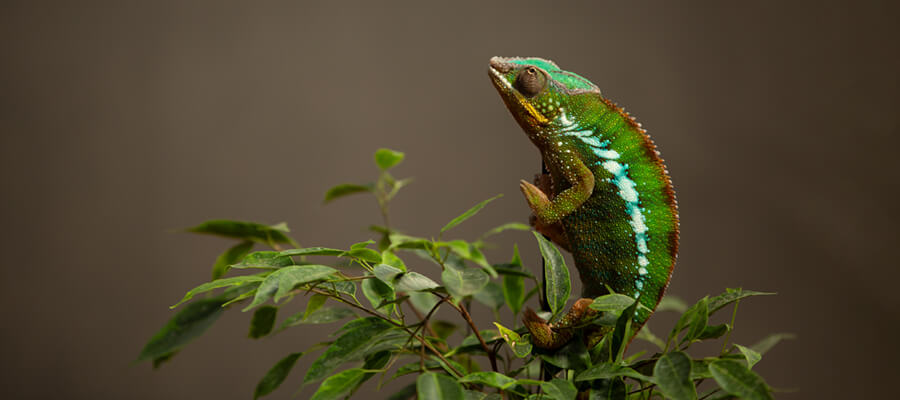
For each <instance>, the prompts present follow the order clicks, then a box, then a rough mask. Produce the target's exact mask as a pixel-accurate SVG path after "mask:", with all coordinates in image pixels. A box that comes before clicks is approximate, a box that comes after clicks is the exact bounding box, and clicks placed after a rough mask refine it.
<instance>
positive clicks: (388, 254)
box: [381, 250, 406, 272]
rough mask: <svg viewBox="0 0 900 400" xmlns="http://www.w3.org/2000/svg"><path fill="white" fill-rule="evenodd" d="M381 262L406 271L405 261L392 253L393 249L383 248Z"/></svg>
mask: <svg viewBox="0 0 900 400" xmlns="http://www.w3.org/2000/svg"><path fill="white" fill-rule="evenodd" d="M381 262H383V263H384V264H387V265H389V266H392V267H394V268H397V269H399V270H401V271H403V272H406V263H404V262H403V260H402V259H400V257H397V255H396V254H394V252H393V250H385V251H382V252H381Z"/></svg>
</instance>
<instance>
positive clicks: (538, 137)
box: [488, 57, 678, 349]
mask: <svg viewBox="0 0 900 400" xmlns="http://www.w3.org/2000/svg"><path fill="white" fill-rule="evenodd" d="M488 72H489V75H490V77H491V81H492V82H493V84H494V86H495V87H496V88H497V91H498V92H499V93H500V96H501V97H502V98H503V101H504V103H506V106H507V108H508V109H509V110H510V112H511V113H512V114H513V117H514V118H515V119H516V121H517V122H518V123H519V125H520V126H521V127H522V129H523V130H524V131H525V133H526V134H527V135H528V138H529V139H531V141H532V142H533V143H534V144H535V145H536V146H537V148H538V149H539V150H540V153H541V157H542V158H543V162H544V165H545V167H546V169H547V171H548V172H549V173H548V174H544V175H539V176H538V178H537V179H536V180H535V183H536V184H537V186H535V185H533V184H531V183H528V182H526V181H522V182H521V183H520V189H521V190H522V193H523V195H524V196H525V199H526V201H527V202H528V205H529V206H530V207H531V210H532V212H533V217H532V225H533V226H534V227H535V229H536V230H537V231H539V232H541V233H542V234H544V235H545V236H547V237H549V238H550V239H551V240H552V241H553V242H554V243H556V244H557V245H559V246H560V247H562V248H564V249H566V250H568V251H570V252H571V253H572V255H573V258H574V260H575V267H576V268H577V269H578V272H579V275H580V278H581V282H582V287H583V290H582V297H583V298H582V299H580V300H578V301H577V302H576V303H575V305H574V306H573V307H572V309H571V310H570V311H569V312H568V314H566V315H564V316H563V317H562V318H561V319H560V320H559V321H557V322H556V323H555V324H548V323H547V322H546V321H544V320H543V319H541V318H539V317H537V315H536V314H534V312H532V311H530V310H528V311H526V314H525V325H526V327H527V328H528V330H529V331H530V332H531V334H532V341H533V343H534V344H535V345H536V346H538V347H542V348H548V349H552V348H558V347H560V346H562V345H564V344H565V343H566V342H567V341H568V340H569V339H570V338H571V337H572V336H573V332H572V331H574V327H576V326H578V324H579V322H580V321H583V320H585V319H586V318H587V317H590V316H593V315H594V314H595V312H593V311H592V310H590V309H589V307H588V306H589V305H590V303H591V300H590V299H592V298H595V297H597V296H600V295H603V294H607V293H608V289H607V288H609V289H612V290H613V291H614V292H615V293H620V294H625V295H628V296H631V297H634V298H637V299H638V301H639V302H640V303H641V304H642V305H643V306H644V307H638V309H637V311H636V313H635V315H634V318H633V320H634V324H633V326H634V327H635V329H634V332H637V330H638V329H640V326H642V325H643V324H644V322H645V321H646V320H647V318H649V316H650V314H651V313H652V312H653V310H654V309H655V308H656V305H657V304H658V303H659V300H660V299H661V298H662V295H663V292H664V291H665V289H666V286H667V285H668V283H669V278H670V277H671V274H672V269H673V267H674V265H675V259H676V254H677V251H678V209H677V205H676V202H675V192H674V190H673V189H672V183H671V181H670V179H669V177H668V171H667V170H666V168H665V166H664V164H663V161H662V159H661V158H660V156H659V152H658V151H657V150H656V146H655V145H654V144H653V141H652V140H651V139H650V137H649V136H648V135H647V134H646V131H645V130H644V129H642V128H641V125H640V124H639V123H637V122H635V120H634V119H633V118H632V117H631V116H630V115H629V114H628V113H625V112H624V111H623V110H622V109H621V108H619V107H618V106H616V105H615V104H613V103H612V102H610V101H609V100H607V99H605V98H604V97H602V96H601V94H600V89H598V88H597V86H596V85H594V84H593V83H591V82H590V81H588V80H587V79H585V78H583V77H581V76H579V75H577V74H574V73H572V72H567V71H563V70H561V69H560V68H559V67H558V66H557V65H556V64H554V63H553V62H552V61H549V60H544V59H540V58H500V57H494V58H492V59H491V61H490V68H489V71H488Z"/></svg>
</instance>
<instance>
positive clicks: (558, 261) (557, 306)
mask: <svg viewBox="0 0 900 400" xmlns="http://www.w3.org/2000/svg"><path fill="white" fill-rule="evenodd" d="M533 233H534V237H535V238H536V239H537V241H538V244H539V246H540V248H541V255H542V256H543V257H544V261H545V269H544V285H546V286H545V288H544V295H545V296H546V297H545V298H546V299H547V304H549V305H550V311H551V312H552V313H553V316H554V317H555V316H556V315H558V314H559V313H560V312H562V310H563V309H565V307H566V301H568V300H569V294H570V292H571V290H572V281H571V279H570V278H569V269H568V268H567V267H566V262H565V260H564V259H563V256H562V254H560V253H559V250H558V249H557V248H556V246H554V245H553V243H550V241H549V240H547V239H544V236H543V235H541V234H540V233H537V232H533ZM552 319H554V318H552Z"/></svg>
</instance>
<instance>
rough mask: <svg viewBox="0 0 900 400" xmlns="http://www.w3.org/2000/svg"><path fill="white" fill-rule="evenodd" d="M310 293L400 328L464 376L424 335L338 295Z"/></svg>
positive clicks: (314, 290)
mask: <svg viewBox="0 0 900 400" xmlns="http://www.w3.org/2000/svg"><path fill="white" fill-rule="evenodd" d="M311 291H312V292H313V293H318V294H321V295H325V296H329V297H331V298H333V299H335V300H338V301H340V302H342V303H344V304H347V305H349V306H351V307H353V308H356V309H358V310H360V311H362V312H364V313H366V314H369V315H372V316H374V317H377V318H380V319H382V320H384V321H387V322H388V323H390V324H391V325H394V326H396V327H398V328H400V329H403V330H404V331H406V333H408V334H410V335H412V336H413V337H415V338H416V339H418V340H419V342H421V343H422V346H425V347H426V348H428V350H429V351H431V352H432V353H434V355H436V356H437V357H438V358H439V359H441V361H443V362H444V364H446V365H447V367H448V368H450V370H451V371H453V372H454V373H455V374H456V375H457V376H460V377H462V376H464V374H463V373H462V372H459V371H458V370H457V369H456V368H454V367H453V365H452V364H450V362H449V361H448V360H447V359H446V358H445V357H444V354H443V353H441V352H440V351H438V350H437V349H435V348H434V346H432V345H431V344H430V343H428V341H427V340H425V336H424V335H421V336H416V334H415V333H413V332H412V331H411V330H410V329H409V328H407V327H406V325H403V324H401V323H398V322H397V321H394V320H392V319H390V318H385V316H383V315H381V314H378V313H377V312H374V311H372V310H369V309H368V308H365V307H363V306H360V305H357V304H353V303H351V302H349V301H347V300H346V299H344V298H343V297H341V296H340V295H337V296H335V295H334V294H333V293H329V292H326V291H324V290H321V289H312V290H311Z"/></svg>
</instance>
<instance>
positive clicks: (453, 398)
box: [416, 372, 463, 400]
mask: <svg viewBox="0 0 900 400" xmlns="http://www.w3.org/2000/svg"><path fill="white" fill-rule="evenodd" d="M416 393H417V394H418V395H419V398H420V399H428V400H459V399H462V398H463V389H462V386H460V384H459V383H458V382H456V379H453V378H451V377H449V376H447V375H444V374H438V373H434V372H426V373H424V374H422V375H419V379H416Z"/></svg>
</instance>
